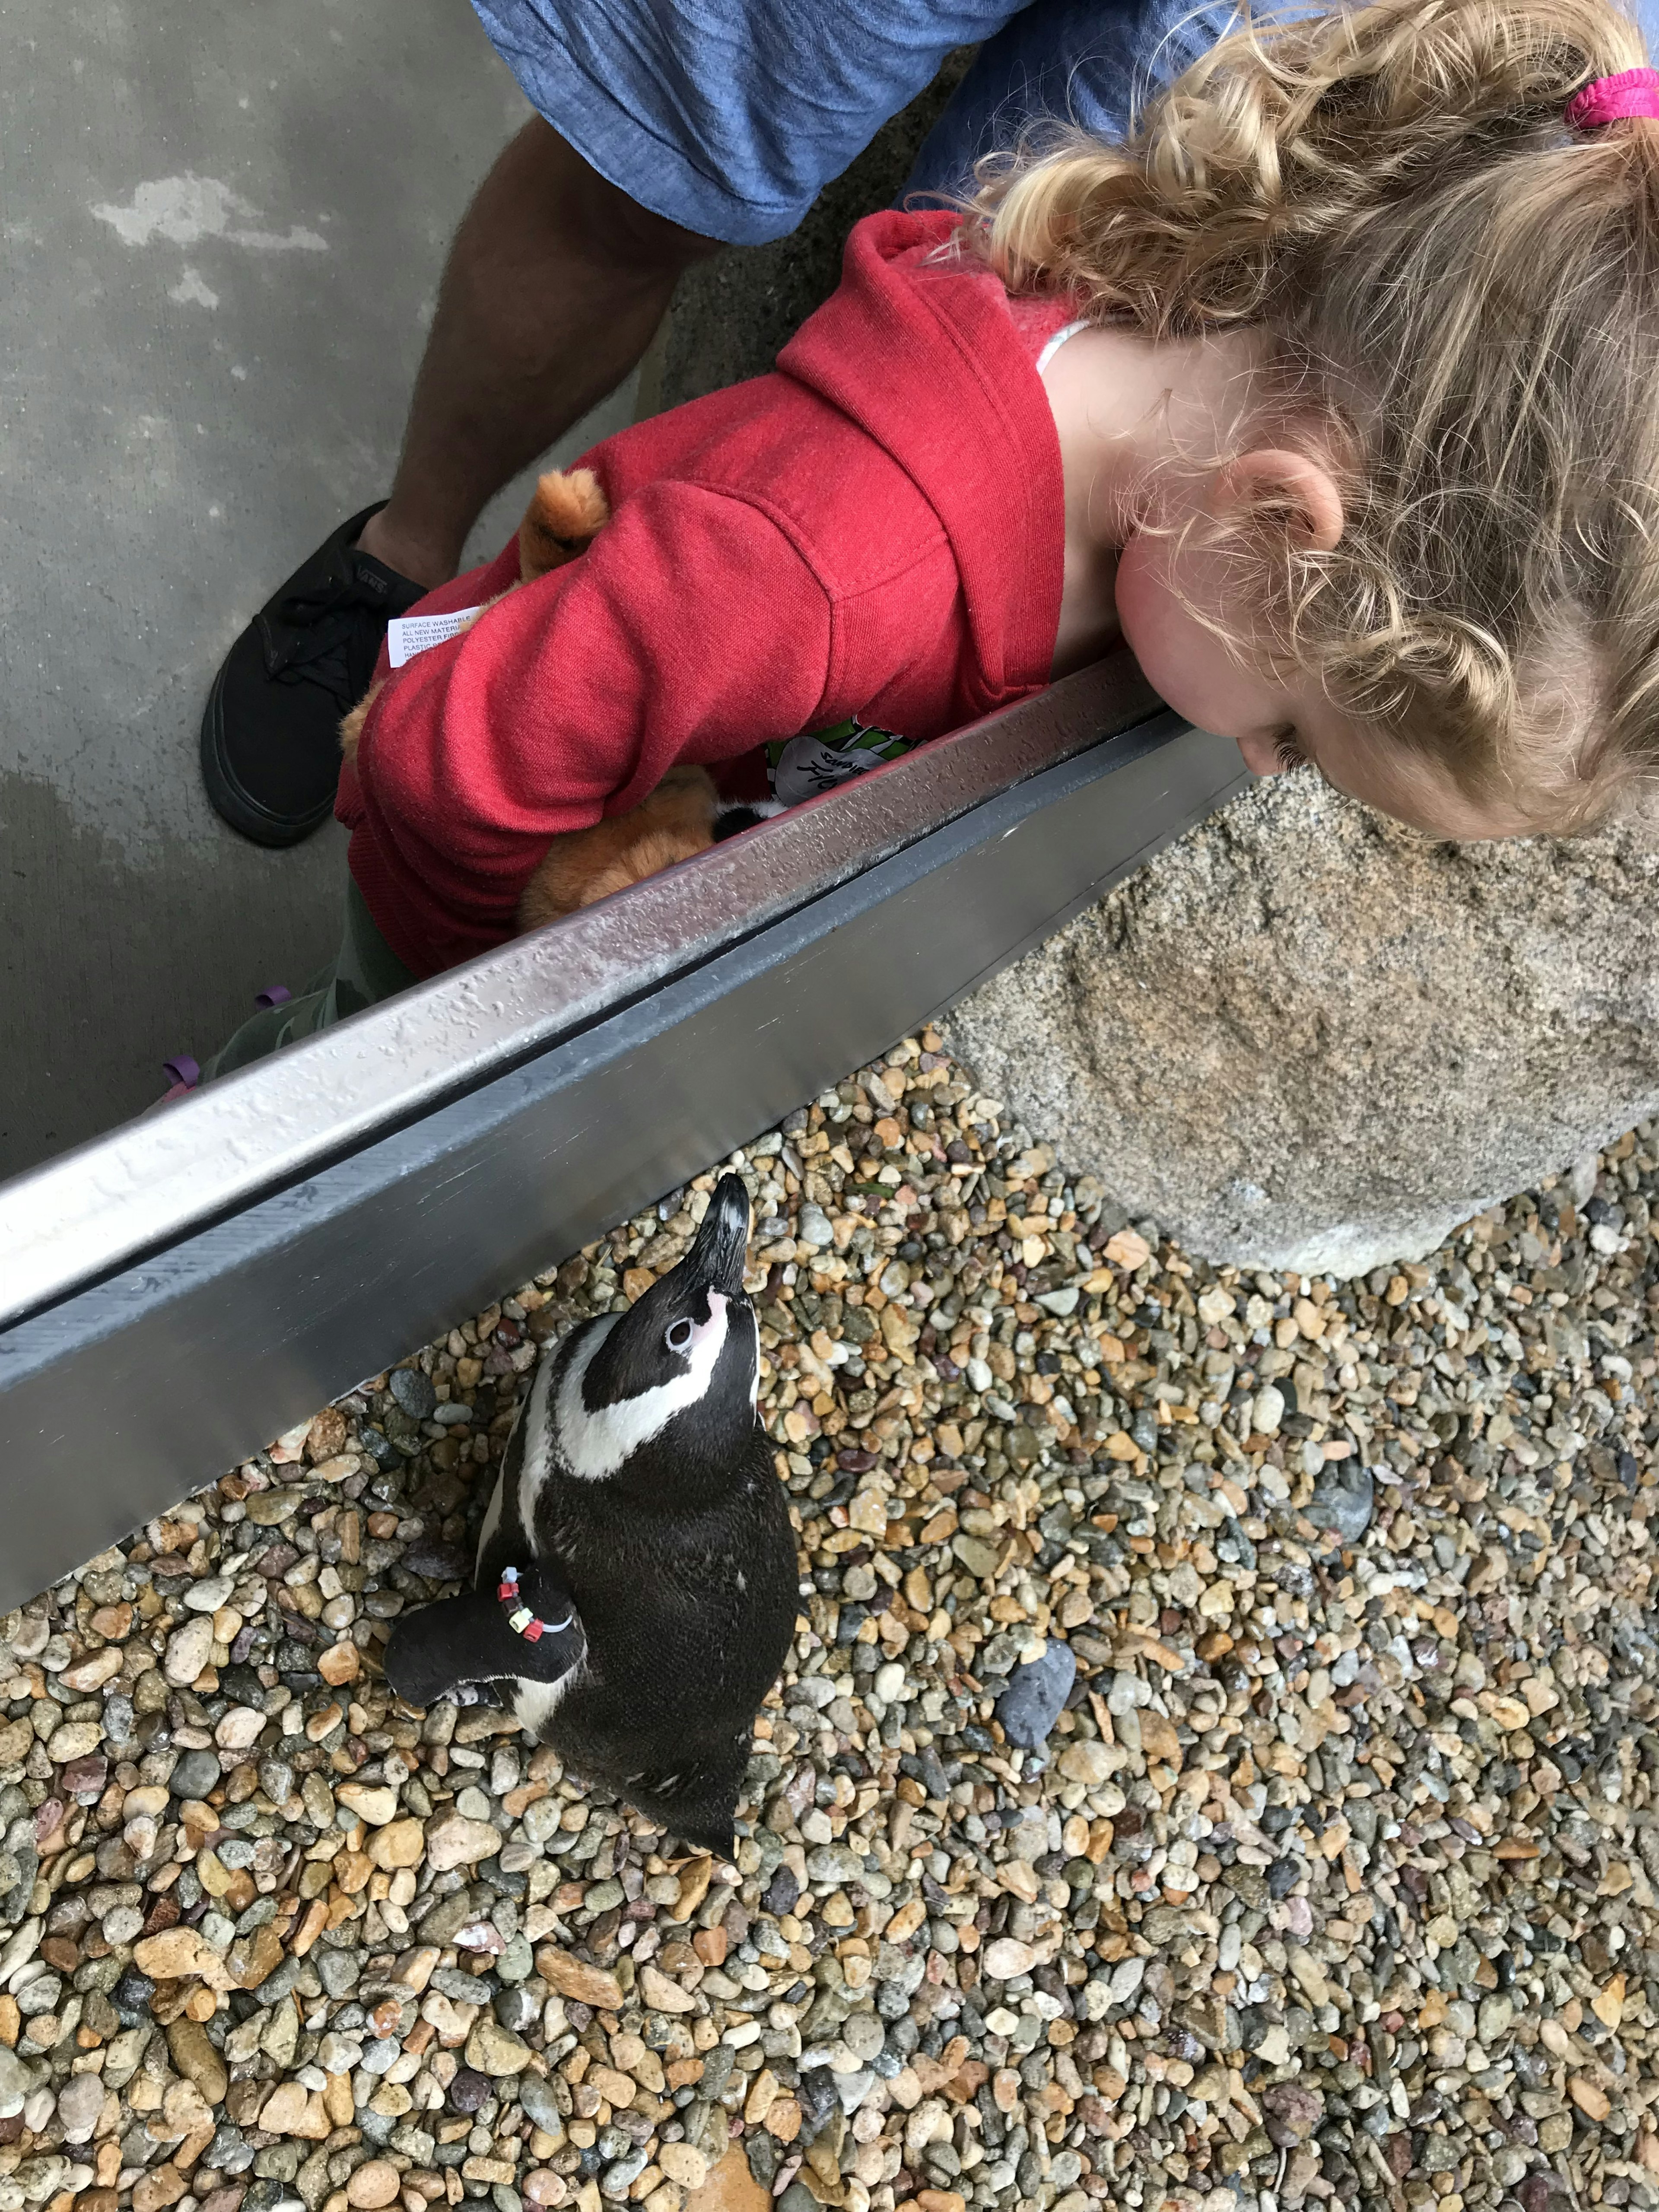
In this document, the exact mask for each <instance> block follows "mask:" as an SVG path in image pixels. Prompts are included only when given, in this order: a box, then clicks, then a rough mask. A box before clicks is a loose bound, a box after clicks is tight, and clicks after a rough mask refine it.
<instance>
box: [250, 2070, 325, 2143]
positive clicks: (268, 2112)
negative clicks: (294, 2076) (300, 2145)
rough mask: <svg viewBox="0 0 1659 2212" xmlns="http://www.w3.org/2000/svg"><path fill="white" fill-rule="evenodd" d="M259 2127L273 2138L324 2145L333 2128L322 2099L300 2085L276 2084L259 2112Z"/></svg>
mask: <svg viewBox="0 0 1659 2212" xmlns="http://www.w3.org/2000/svg"><path fill="white" fill-rule="evenodd" d="M259 2125H260V2126H261V2127H262V2128H264V2130H266V2132H267V2133H268V2134H270V2135H274V2136H300V2137H301V2138H302V2139H303V2140H307V2141H309V2142H322V2141H323V2139H324V2138H325V2136H328V2135H329V2134H330V2133H331V2131H332V2128H333V2123H332V2121H331V2119H330V2118H329V2117H328V2113H327V2112H326V2111H325V2108H324V2105H323V2100H322V2099H321V2098H320V2097H319V2096H318V2095H317V2094H315V2093H314V2092H312V2091H309V2090H307V2088H306V2087H305V2086H304V2084H303V2083H301V2082H299V2081H279V2082H278V2083H277V2084H276V2087H275V2088H274V2089H273V2090H272V2091H271V2093H270V2096H268V2097H267V2098H266V2099H265V2101H264V2104H263V2105H262V2106H260V2108H259Z"/></svg>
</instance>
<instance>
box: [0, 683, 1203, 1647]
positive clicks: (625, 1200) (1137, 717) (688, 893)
mask: <svg viewBox="0 0 1659 2212" xmlns="http://www.w3.org/2000/svg"><path fill="white" fill-rule="evenodd" d="M1244 781H1247V778H1246V776H1245V774H1244V771H1243V769H1242V767H1241V765H1240V763H1239V759H1238V754H1237V749H1236V748H1235V747H1234V746H1232V745H1231V744H1225V743H1224V742H1223V741H1221V740H1219V739H1217V738H1211V737H1209V736H1207V735H1206V734H1205V733H1204V732H1199V731H1195V730H1193V729H1191V728H1189V727H1188V726H1186V725H1185V724H1182V723H1181V722H1179V721H1178V720H1176V718H1175V717H1173V716H1171V715H1170V714H1167V713H1165V712H1164V710H1163V709H1162V708H1160V707H1159V705H1158V702H1157V701H1156V699H1154V698H1153V697H1152V695H1151V694H1149V693H1148V692H1147V691H1146V688H1145V686H1144V684H1142V683H1141V681H1140V679H1139V676H1138V675H1137V674H1136V673H1135V671H1133V665H1131V664H1129V663H1128V662H1127V660H1124V659H1119V660H1116V661H1111V662H1107V663H1104V664H1102V665H1100V666H1099V667H1097V668H1095V669H1091V670H1089V671H1085V672H1084V673H1083V674H1082V675H1079V676H1076V677H1073V678H1069V679H1067V680H1066V682H1065V683H1062V684H1056V685H1054V687H1053V688H1052V689H1051V690H1048V691H1047V692H1045V693H1043V694H1042V695H1041V696H1039V697H1038V698H1036V699H1034V700H1031V701H1029V702H1026V703H1024V705H1021V706H1019V707H1016V708H1010V709H1007V710H1006V711H1005V712H1004V713H1002V714H997V715H994V716H991V717H989V718H987V720H985V721H983V722H981V723H977V724H975V725H974V726H972V727H971V728H969V729H967V730H964V731H962V732H958V733H957V735H955V736H953V737H951V738H944V739H940V740H939V741H938V742H937V743H935V744H931V745H928V746H927V747H925V748H923V749H921V750H919V751H917V752H915V753H913V754H910V755H908V756H907V757H904V758H903V759H901V760H898V761H895V762H893V763H890V764H888V765H887V766H886V767H884V768H882V769H877V770H875V771H873V772H872V773H871V774H870V775H866V776H864V777H861V778H860V779H859V780H858V781H856V782H854V783H852V784H849V785H846V786H843V787H841V788H840V789H839V790H837V791H835V792H831V793H826V794H824V795H823V797H821V798H819V799H814V800H812V801H811V802H810V803H809V804H807V805H805V806H801V807H798V808H795V809H793V810H792V811H790V812H789V813H787V814H785V815H782V816H780V817H776V818H775V819H774V820H772V821H769V822H766V823H762V824H761V825H759V826H758V827H757V828H756V829H751V830H749V831H746V832H745V833H744V834H743V835H742V836H738V837H736V838H733V839H732V840H731V841H730V842H727V843H726V844H723V845H720V846H716V847H714V848H713V849H712V850H711V851H709V852H708V853H705V854H700V855H699V856H698V857H697V858H696V859H695V860H690V861H688V862H686V863H684V864H683V865H682V866H679V867H677V868H674V869H671V870H670V871H668V872H666V873H665V874H663V875H661V876H659V877H655V878H652V879H651V880H650V881H648V882H647V883H645V884H641V885H638V886H637V887H635V889H634V890H629V891H627V892H625V893H623V894H621V895H619V896H617V897H615V898H612V899H609V900H606V901H605V902H602V903H601V904H599V905H598V906H595V907H592V908H587V909H586V911H584V912H583V913H580V914H579V915H574V916H572V917H571V918H570V919H569V920H568V921H562V922H560V923H557V924H555V925H554V926H553V927H550V928H549V929H546V930H544V931H542V932H540V933H538V934H537V935H536V936H534V937H532V938H526V939H518V940H516V941H514V942H513V944H510V945H506V946H504V947H502V948H501V950H500V951H496V952H494V953H491V954H489V955H488V956H486V957H483V958H481V959H479V960H476V961H474V962H472V963H469V964H468V965H467V966H465V968H462V969H454V970H452V971H450V972H449V973H448V974H447V975H442V976H441V977H439V978H437V979H435V981H432V982H430V983H427V984H423V985H422V986H420V987H417V988H416V989H414V990H411V991H410V992H408V993H406V994H404V995H403V996H402V997H400V998H398V999H396V1000H391V1001H389V1002H387V1003H386V1004H385V1005H382V1006H375V1007H372V1008H370V1009H369V1010H368V1011H367V1012H364V1013H362V1014H361V1015H359V1016H357V1017H356V1018H354V1019H353V1020H351V1021H349V1022H346V1023H343V1024H341V1025H340V1026H339V1027H337V1028H336V1029H333V1030H327V1031H325V1032H324V1033H322V1034H321V1035H320V1036H316V1037H314V1038H312V1039H309V1040H307V1041H306V1042H304V1043H301V1044H299V1045H296V1046H295V1047H293V1048H290V1049H289V1050H288V1051H286V1052H284V1053H283V1054H279V1055H277V1056H276V1057H275V1058H273V1059H271V1060H266V1061H264V1062H262V1063H259V1064H258V1065H257V1066H252V1067H250V1068H247V1069H246V1070H244V1071H243V1072H241V1073H239V1074H237V1075H234V1076H232V1077H229V1078H228V1079H225V1080H224V1081H223V1082H222V1083H219V1084H216V1085H212V1086H211V1087H210V1088H209V1089H207V1090H204V1091H202V1092H200V1093H198V1094H197V1095H196V1096H194V1097H191V1098H189V1099H187V1100H185V1101H183V1102H181V1103H179V1104H178V1105H177V1106H174V1107H173V1108H170V1109H167V1110H166V1111H165V1112H163V1113H161V1114H157V1115H152V1116H150V1117H148V1118H146V1119H144V1120H143V1121H137V1122H134V1123H131V1124H129V1125H128V1126H127V1127H124V1128H121V1129H118V1130H116V1131H114V1132H112V1133H111V1134H110V1135H108V1136H106V1137H104V1138H102V1139H99V1140H98V1141H96V1142H95V1143H93V1144H89V1145H86V1146H81V1147H80V1148H79V1149H78V1150H76V1151H75V1152H70V1153H67V1154H65V1155H64V1156H63V1157H62V1158H59V1159H57V1160H54V1161H52V1162H51V1163H49V1164H47V1165H46V1166H44V1167H41V1168H39V1169H37V1170H34V1171H33V1172H32V1173H30V1174H28V1175H27V1176H20V1177H18V1178H17V1179H16V1180H15V1182H11V1183H9V1184H7V1185H4V1186H3V1187H0V1506H3V1508H4V1510H5V1511H6V1514H7V1520H6V1527H7V1528H8V1531H9V1536H8V1541H7V1542H6V1544H5V1545H4V1546H3V1547H0V1607H3V1606H6V1605H9V1604H11V1603H15V1601H17V1600H18V1599H19V1598H21V1597H25V1596H27V1595H30V1594H32V1593H33V1591H34V1590H36V1589H40V1588H41V1587H43V1586H44V1585H45V1584H46V1583H47V1582H49V1581H50V1580H52V1578H53V1577H56V1576H58V1575H59V1574H61V1573H63V1572H64V1571H67V1570H68V1569H70V1567H72V1566H74V1565H77V1564H78V1563H79V1562H80V1561H81V1560H82V1559H86V1558H88V1557H89V1556H90V1555H91V1554H92V1553H94V1552H96V1551H98V1550H100V1549H101V1548H102V1547H104V1546H106V1544H108V1543H110V1542H111V1541H114V1539H116V1538H117V1537H118V1536H120V1535H122V1534H125V1533H126V1532H127V1531H128V1530H129V1529H131V1528H133V1527H135V1526H137V1523H138V1522H140V1521H142V1520H143V1519H145V1518H147V1517H149V1516H150V1515H151V1514H153V1513H155V1512H157V1511H160V1510H164V1509H165V1508H166V1507H167V1506H168V1505H170V1504H173V1503H175V1502H176V1501H177V1499H178V1498H179V1497H180V1496H181V1495H183V1494H184V1493H185V1492H187V1491H188V1490H190V1489H191V1488H192V1487H195V1486H199V1485H200V1484H202V1483H204V1482H206V1481H209V1480H212V1479H213V1477H214V1476H216V1474H220V1473H222V1472H223V1471H224V1469H225V1468H228V1467H229V1466H231V1465H233V1464H234V1462H236V1461H237V1460H239V1459H241V1458H244V1457H246V1455H247V1454H248V1453H249V1452H250V1451H251V1450H253V1449H257V1448H258V1446H259V1444H261V1443H264V1442H265V1441H266V1440H268V1439H269V1438H270V1437H271V1436H273V1435H276V1433H278V1432H279V1431H281V1430H283V1428H285V1427H287V1426H289V1425H291V1424H292V1423H293V1422H294V1421H295V1420H296V1419H302V1418H303V1417H304V1416H305V1414H307V1413H309V1412H311V1411H313V1410H314V1408H315V1407H317V1406H319V1405H320V1404H322V1403H323V1402H324V1401H325V1400H326V1399H327V1398H329V1397H330V1396H332V1395H337V1394H338V1393H339V1392H340V1391H341V1390H343V1389H347V1388H349V1386H350V1385H351V1383H354V1382H355V1381H356V1380H357V1379H358V1378H359V1377H361V1376H363V1375H366V1374H372V1373H374V1372H376V1371H378V1370H380V1368H382V1367H384V1366H385V1365H386V1364H388V1362H390V1361H392V1360H393V1359H396V1358H399V1357H401V1356H403V1355H404V1353H406V1352H408V1351H410V1349H411V1348H412V1347H413V1346H416V1345H417V1344H420V1343H422V1342H423V1341H425V1340H428V1339H429V1338H431V1337H433V1336H434V1335H436V1334H439V1333H440V1332H441V1331H442V1330H443V1329H445V1328H448V1327H449V1326H451V1325H452V1324H453V1322H454V1321H455V1320H457V1319H459V1318H461V1317H463V1316H465V1315H467V1314H469V1313H471V1312H473V1311H476V1310H477V1309H478V1308H479V1307H480V1306H481V1305H483V1304H486V1303H487V1302H488V1300H489V1298H490V1297H493V1296H495V1295H496V1294H498V1293H499V1292H500V1291H501V1290H502V1289H503V1288H505V1287H507V1286H508V1285H511V1284H513V1283H514V1282H519V1281H522V1280H523V1279H525V1278H526V1275H528V1274H529V1273H532V1272H534V1271H536V1270H537V1269H541V1268H545V1267H548V1266H550V1265H551V1264H552V1263H554V1262H555V1261H558V1260H560V1259H562V1258H563V1257H565V1256H567V1255H568V1254H569V1253H570V1252H571V1251H573V1250H574V1249H576V1248H577V1247H578V1246H579V1245H580V1244H582V1243H586V1242H587V1241H589V1240H590V1239H591V1238H592V1237H594V1236H596V1235H598V1234H599V1232H600V1231H602V1230H603V1229H605V1228H606V1227H608V1226H609V1225H611V1224H612V1223H613V1222H615V1221H617V1220H618V1219H621V1218H624V1217H625V1216H627V1215H628V1214H629V1213H632V1212H636V1211H637V1210H638V1209H639V1207H640V1206H641V1205H643V1204H646V1203H647V1202H648V1201H649V1200H652V1199H653V1198H655V1197H656V1196H658V1195H659V1194H660V1193H661V1192H663V1191H665V1190H668V1189H671V1188H674V1187H676V1186H677V1185H678V1184H679V1183H681V1182H684V1181H685V1180H686V1179H687V1178H688V1177H689V1176H691V1175H694V1174H696V1173H698V1172H700V1171H701V1170H702V1169H703V1168H705V1167H706V1166H707V1165H708V1163H709V1162H710V1161H711V1160H713V1159H715V1158H719V1157H720V1156H721V1155H722V1154H723V1153H725V1152H729V1151H731V1150H732V1148H733V1147H734V1146H738V1145H740V1144H742V1143H744V1141H746V1140H747V1139H749V1138H750V1137H752V1136H753V1135H755V1134H756V1133H757V1132H759V1131H761V1130H763V1129H766V1128H768V1127H771V1126H773V1125H774V1124H775V1122H776V1121H777V1120H778V1119H779V1118H780V1116H781V1115H782V1114H784V1113H786V1112H787V1111H788V1110H789V1109H791V1108H792V1107H793V1106H795V1105H797V1104H799V1103H801V1101H802V1100H803V1099H805V1098H806V1097H810V1096H811V1095H812V1093H814V1092H815V1091H817V1090H819V1089H821V1088H822V1087H823V1085H825V1084H826V1083H829V1082H833V1081H835V1080H836V1079H838V1078H840V1077H841V1076H842V1075H844V1074H845V1073H847V1072H848V1069H849V1068H851V1067H854V1066H858V1065H859V1064H860V1063H861V1062H862V1061H865V1060H869V1059H870V1058H872V1056H873V1055H874V1054H877V1053H878V1052H880V1051H882V1050H884V1048H886V1047H887V1046H888V1045H890V1044H891V1043H892V1042H894V1041H895V1040H896V1038H898V1037H899V1036H902V1035H904V1034H905V1033H906V1032H907V1031H908V1030H911V1029H913V1028H915V1026H916V1025H917V1024H919V1023H921V1021H923V1020H925V1019H926V1018H927V1017H928V1016H930V1015H932V1014H933V1013H936V1012H939V1010H941V1009H942V1008H943V1007H944V1006H946V1005H948V1004H949V1003H950V1001H951V1000H953V999H955V998H957V997H959V996H961V995H962V994H963V993H964V992H965V991H967V990H969V989H970V988H972V987H973V986H974V985H975V983H977V982H979V981H982V980H984V978H985V977H986V976H987V975H990V974H992V973H994V971H995V969H998V968H999V967H1000V966H1002V965H1004V964H1005V963H1006V962H1007V961H1009V960H1011V959H1013V958H1015V957H1018V954H1019V953H1020V952H1021V951H1024V950H1025V949H1026V948H1027V947H1028V946H1029V945H1032V944H1034V943H1036V942H1037V941H1039V940H1040V939H1042V937H1044V936H1046V935H1048V933H1050V932H1052V931H1053V930H1054V928H1056V927H1059V926H1060V923H1061V922H1062V921H1065V920H1066V918H1067V917H1068V916H1069V915H1071V914H1072V913H1074V912H1076V911H1077V910H1078V909H1079V908H1081V907H1082V906H1083V905H1085V903H1087V902H1089V901H1090V900H1091V899H1094V898H1097V897H1098V896H1101V894H1102V893H1103V891H1104V890H1106V889H1108V888H1109V886H1110V884H1113V883H1115V882H1116V881H1117V880H1119V879H1120V878H1121V877H1122V876H1124V875H1125V874H1127V873H1128V872H1129V871H1130V870H1132V869H1133V868H1134V867H1135V866H1139V863H1140V862H1141V861H1142V860H1145V859H1146V857H1147V855H1148V854H1150V853H1151V852H1152V851H1154V850H1155V849H1156V848H1158V846H1159V845H1161V844H1163V843H1164V842H1168V840H1169V839H1170V838H1171V837H1173V836H1177V835H1179V834H1180V832H1181V831H1182V830H1183V829H1187V828H1188V827H1189V826H1191V824H1192V823H1194V822H1196V821H1199V820H1200V819H1201V818H1202V817H1204V816H1205V815H1206V814H1207V813H1209V812H1210V811H1212V809H1213V808H1214V807H1215V806H1217V805H1219V804H1220V803H1222V801H1224V800H1225V799H1226V798H1227V797H1229V796H1230V795H1231V793H1232V792H1233V791H1234V790H1236V789H1237V788H1238V787H1240V786H1241V785H1242V784H1243V782H1244Z"/></svg>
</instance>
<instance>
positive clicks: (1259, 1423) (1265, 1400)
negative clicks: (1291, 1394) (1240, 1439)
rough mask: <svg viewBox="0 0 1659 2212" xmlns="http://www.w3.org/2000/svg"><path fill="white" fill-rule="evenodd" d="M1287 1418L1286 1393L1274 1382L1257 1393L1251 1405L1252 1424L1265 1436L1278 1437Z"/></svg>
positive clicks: (1267, 1384)
mask: <svg viewBox="0 0 1659 2212" xmlns="http://www.w3.org/2000/svg"><path fill="white" fill-rule="evenodd" d="M1284 1419H1285V1393H1284V1392H1283V1391H1282V1390H1280V1389H1278V1388H1277V1387H1276V1385H1274V1384H1273V1383H1265V1384H1264V1385H1263V1386H1262V1388H1261V1389H1260V1390H1258V1391H1257V1392H1256V1394H1255V1399H1254V1401H1252V1403H1251V1407H1250V1425H1251V1426H1252V1427H1253V1428H1254V1429H1255V1430H1256V1431H1258V1432H1259V1433H1260V1434H1261V1435H1262V1436H1264V1437H1276V1436H1277V1435H1278V1434H1279V1425H1280V1423H1281V1422H1282V1421H1283V1420H1284Z"/></svg>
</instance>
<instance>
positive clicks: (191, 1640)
mask: <svg viewBox="0 0 1659 2212" xmlns="http://www.w3.org/2000/svg"><path fill="white" fill-rule="evenodd" d="M212 1656H213V1623H212V1622H211V1621H210V1620H206V1619H204V1617H203V1616H202V1615H201V1614H200V1613H197V1614H196V1615H194V1616H193V1617H192V1618H191V1620H187V1621H185V1623H184V1624H183V1625H182V1626H180V1627H178V1628H175V1629H174V1630H173V1633H172V1635H171V1636H170V1637H169V1638H167V1651H166V1654H165V1655H164V1656H163V1658H162V1661H161V1672H162V1673H163V1674H165V1675H166V1676H167V1680H168V1681H169V1682H172V1683H173V1684H175V1685H176V1686H178V1687H179V1688H180V1689H188V1688H189V1686H190V1685H191V1683H192V1682H193V1681H194V1680H196V1677H197V1675H198V1674H200V1673H201V1671H202V1669H203V1668H204V1667H205V1666H206V1665H207V1662H208V1661H209V1660H210V1658H211V1657H212Z"/></svg>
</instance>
